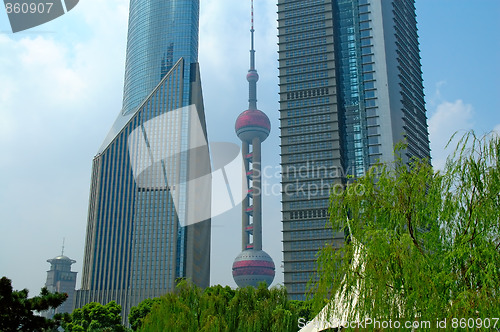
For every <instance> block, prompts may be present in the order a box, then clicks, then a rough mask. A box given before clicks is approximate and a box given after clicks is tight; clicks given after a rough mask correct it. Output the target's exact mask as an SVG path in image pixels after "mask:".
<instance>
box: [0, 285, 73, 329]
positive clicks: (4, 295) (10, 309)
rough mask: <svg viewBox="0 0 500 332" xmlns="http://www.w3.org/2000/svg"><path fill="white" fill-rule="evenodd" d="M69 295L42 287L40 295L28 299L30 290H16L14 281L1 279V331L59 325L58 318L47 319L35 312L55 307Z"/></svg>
mask: <svg viewBox="0 0 500 332" xmlns="http://www.w3.org/2000/svg"><path fill="white" fill-rule="evenodd" d="M67 297H68V295H67V294H62V293H50V292H49V291H48V290H47V288H45V287H44V288H42V290H41V292H40V295H39V296H35V297H32V298H30V299H28V290H27V289H23V290H21V291H14V290H13V288H12V282H11V280H10V279H8V278H6V277H2V278H1V279H0V331H2V332H11V331H42V330H44V329H51V328H56V327H58V326H59V321H58V319H57V318H56V319H46V318H44V317H41V316H38V315H35V312H40V311H45V310H49V309H51V308H52V309H55V308H57V307H58V306H60V305H61V304H62V303H63V302H64V301H65V300H66V299H67Z"/></svg>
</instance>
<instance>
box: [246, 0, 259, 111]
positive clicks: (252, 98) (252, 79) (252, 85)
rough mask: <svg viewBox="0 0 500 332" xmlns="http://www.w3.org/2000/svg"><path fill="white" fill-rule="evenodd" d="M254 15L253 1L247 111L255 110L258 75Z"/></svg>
mask: <svg viewBox="0 0 500 332" xmlns="http://www.w3.org/2000/svg"><path fill="white" fill-rule="evenodd" d="M254 32H255V29H254V14H253V0H251V21H250V41H251V42H250V69H249V70H248V74H247V81H248V85H249V87H248V88H249V96H248V104H249V105H248V109H251V110H255V109H257V81H258V80H259V74H257V70H256V69H255V48H254Z"/></svg>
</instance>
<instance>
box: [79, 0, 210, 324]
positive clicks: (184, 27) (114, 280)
mask: <svg viewBox="0 0 500 332" xmlns="http://www.w3.org/2000/svg"><path fill="white" fill-rule="evenodd" d="M198 17H199V1H198V0H152V1H142V0H131V1H130V17H129V30H128V42H127V57H126V68H125V86H124V97H123V108H122V111H121V112H120V114H119V115H118V118H117V120H116V122H115V124H114V125H113V127H112V128H111V131H110V133H109V134H108V136H107V138H106V139H105V141H104V143H103V144H102V146H101V148H100V149H99V151H98V154H97V155H96V156H95V158H94V160H93V166H92V179H91V189H90V199H89V214H88V224H87V237H86V243H85V255H84V262H83V275H82V287H81V290H80V291H78V293H77V301H76V306H77V307H81V306H83V305H84V304H86V303H88V302H92V301H95V302H100V303H103V304H105V303H108V302H109V301H111V300H115V301H117V302H118V303H119V304H121V305H122V306H123V310H124V319H126V316H127V314H128V311H129V310H130V307H131V306H134V305H137V303H139V302H140V301H141V300H143V299H145V298H151V297H157V296H160V295H163V294H165V293H166V292H168V291H171V290H172V289H173V287H174V286H175V283H176V281H177V280H179V279H184V278H187V279H191V280H192V281H193V282H194V283H195V284H197V285H199V286H201V287H206V286H208V285H209V277H210V213H209V212H210V211H209V210H210V190H209V189H210V188H209V186H208V188H207V186H206V184H207V182H206V181H205V182H204V184H205V186H202V187H199V188H196V189H197V191H196V193H195V195H191V194H190V193H192V186H193V182H192V181H191V180H193V179H195V178H197V177H198V176H201V175H206V174H210V169H209V163H208V162H207V161H208V160H209V159H208V148H207V144H206V141H207V133H206V126H205V116H204V109H203V98H202V91H201V82H200V74H199V67H198V63H197V54H198ZM191 148H196V149H194V150H195V151H194V150H193V149H191ZM193 151H194V152H193ZM207 167H208V168H207ZM207 190H208V194H207ZM205 194H207V195H205ZM195 206H196V208H195ZM207 209H208V211H205V210H207Z"/></svg>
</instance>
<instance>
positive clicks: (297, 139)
mask: <svg viewBox="0 0 500 332" xmlns="http://www.w3.org/2000/svg"><path fill="white" fill-rule="evenodd" d="M331 138H332V133H318V134H309V135H299V136H291V137H289V138H288V143H289V144H298V143H306V142H312V141H321V140H328V139H331Z"/></svg>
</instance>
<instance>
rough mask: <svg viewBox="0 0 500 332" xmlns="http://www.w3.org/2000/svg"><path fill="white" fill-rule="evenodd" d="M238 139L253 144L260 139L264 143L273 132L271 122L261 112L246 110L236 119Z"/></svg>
mask: <svg viewBox="0 0 500 332" xmlns="http://www.w3.org/2000/svg"><path fill="white" fill-rule="evenodd" d="M234 129H235V130H236V134H237V135H238V137H239V138H240V139H241V140H242V141H245V142H249V143H251V142H252V139H254V138H256V137H258V138H260V141H261V142H263V141H264V140H265V139H266V138H267V137H268V136H269V133H270V131H271V121H269V118H268V117H267V115H266V114H265V113H264V112H262V111H259V110H246V111H244V112H242V113H241V114H240V115H239V116H238V118H237V119H236V124H235V128H234Z"/></svg>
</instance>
